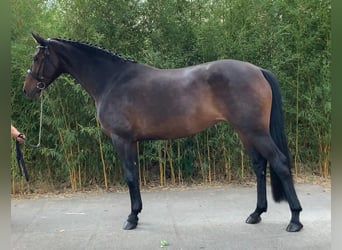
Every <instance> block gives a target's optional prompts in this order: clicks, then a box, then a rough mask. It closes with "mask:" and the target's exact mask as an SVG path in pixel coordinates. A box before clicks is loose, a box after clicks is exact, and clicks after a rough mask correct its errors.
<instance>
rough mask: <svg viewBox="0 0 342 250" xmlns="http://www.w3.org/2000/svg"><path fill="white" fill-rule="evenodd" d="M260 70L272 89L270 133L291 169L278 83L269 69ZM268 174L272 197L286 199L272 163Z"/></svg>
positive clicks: (277, 199) (280, 199)
mask: <svg viewBox="0 0 342 250" xmlns="http://www.w3.org/2000/svg"><path fill="white" fill-rule="evenodd" d="M261 71H262V73H263V75H264V77H265V78H266V80H267V81H268V82H269V84H270V86H271V89H272V108H271V118H270V134H271V137H272V139H273V141H274V142H275V144H276V145H277V147H278V148H279V150H280V151H281V152H282V153H283V154H284V156H285V157H286V161H287V166H288V168H289V170H290V171H291V158H290V153H289V148H288V144H287V139H286V135H285V127H284V116H283V109H282V100H281V93H280V88H279V84H278V81H277V79H276V77H275V76H274V75H273V74H272V73H271V72H270V71H268V70H265V69H261ZM270 176H271V188H272V195H273V199H274V200H275V201H276V202H280V201H283V200H286V196H285V192H284V188H283V185H282V183H281V180H280V178H279V177H278V175H277V174H276V173H275V172H274V170H273V167H272V165H270Z"/></svg>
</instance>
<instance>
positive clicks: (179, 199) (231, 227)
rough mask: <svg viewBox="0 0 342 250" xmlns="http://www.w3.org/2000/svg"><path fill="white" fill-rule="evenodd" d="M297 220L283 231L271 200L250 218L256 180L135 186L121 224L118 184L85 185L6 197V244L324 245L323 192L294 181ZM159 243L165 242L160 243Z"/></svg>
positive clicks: (36, 249)
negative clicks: (139, 202) (251, 183)
mask: <svg viewBox="0 0 342 250" xmlns="http://www.w3.org/2000/svg"><path fill="white" fill-rule="evenodd" d="M296 190H297V194H298V197H299V199H300V201H301V204H302V207H303V212H302V213H301V222H302V223H303V224H304V228H303V229H302V230H301V231H300V232H298V233H289V232H286V231H285V228H286V226H287V224H288V223H289V220H290V211H289V207H288V204H287V203H285V202H282V203H275V202H273V200H272V199H271V193H270V190H269V188H268V212H267V213H264V214H263V215H262V221H261V223H259V224H256V225H249V224H246V223H245V222H244V221H245V219H246V218H247V217H248V215H249V214H250V213H251V212H252V211H253V210H254V208H255V204H256V187H236V186H224V187H207V188H200V187H198V188H191V189H185V190H184V189H172V190H153V191H142V199H143V211H142V213H141V214H140V216H139V218H140V219H139V224H138V227H137V229H135V230H131V231H126V230H122V226H123V223H124V221H125V220H126V218H127V215H128V213H129V211H130V200H129V195H128V193H126V192H111V193H109V192H92V193H75V194H68V195H47V196H43V197H38V198H30V199H25V198H20V199H17V198H12V200H11V229H12V233H11V245H12V249H18V250H24V249H32V250H40V249H42V250H54V249H63V250H64V249H70V250H76V249H117V250H125V249H127V250H134V249H138V250H145V249H147V250H154V249H168V250H173V249H177V250H180V249H182V250H192V249H199V250H202V249H207V250H216V249H217V250H223V249H243V250H248V249H253V250H255V249H262V250H267V249H292V250H293V249H301V250H304V249H308V250H315V249H324V250H325V249H331V192H330V191H329V189H328V190H327V189H326V188H323V187H322V186H319V185H309V184H297V185H296ZM161 245H165V246H164V247H163V248H161Z"/></svg>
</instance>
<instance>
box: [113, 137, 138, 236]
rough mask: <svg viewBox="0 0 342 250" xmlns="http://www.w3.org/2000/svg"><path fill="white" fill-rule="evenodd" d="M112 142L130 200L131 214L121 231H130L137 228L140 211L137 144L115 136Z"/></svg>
mask: <svg viewBox="0 0 342 250" xmlns="http://www.w3.org/2000/svg"><path fill="white" fill-rule="evenodd" d="M112 141H113V144H114V146H115V147H116V150H117V152H118V155H119V158H120V161H121V163H122V166H123V170H124V176H125V180H126V183H127V185H128V188H129V195H130V198H131V213H130V215H129V216H128V219H127V221H126V222H125V224H124V226H123V229H125V230H131V229H134V228H136V227H137V225H138V220H139V218H138V213H140V212H141V210H142V201H141V195H140V188H139V171H138V167H139V166H138V154H137V143H136V142H132V141H129V140H126V139H123V138H121V137H118V136H116V135H113V136H112Z"/></svg>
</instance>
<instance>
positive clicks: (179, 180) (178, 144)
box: [177, 140, 183, 184]
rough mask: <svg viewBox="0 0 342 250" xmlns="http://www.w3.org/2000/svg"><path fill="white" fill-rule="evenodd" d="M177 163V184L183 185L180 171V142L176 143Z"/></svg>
mask: <svg viewBox="0 0 342 250" xmlns="http://www.w3.org/2000/svg"><path fill="white" fill-rule="evenodd" d="M177 161H178V184H181V183H182V184H183V180H182V170H181V149H180V141H179V140H178V141H177Z"/></svg>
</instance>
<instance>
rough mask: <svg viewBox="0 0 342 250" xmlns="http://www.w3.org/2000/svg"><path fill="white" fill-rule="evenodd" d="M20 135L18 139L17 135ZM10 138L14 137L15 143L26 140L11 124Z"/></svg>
mask: <svg viewBox="0 0 342 250" xmlns="http://www.w3.org/2000/svg"><path fill="white" fill-rule="evenodd" d="M20 134H21V136H19V137H18V135H20ZM11 136H12V137H14V138H15V139H16V140H17V141H24V140H25V138H26V137H25V135H24V134H22V133H20V132H19V130H18V129H17V128H16V127H14V126H13V125H12V124H11Z"/></svg>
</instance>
